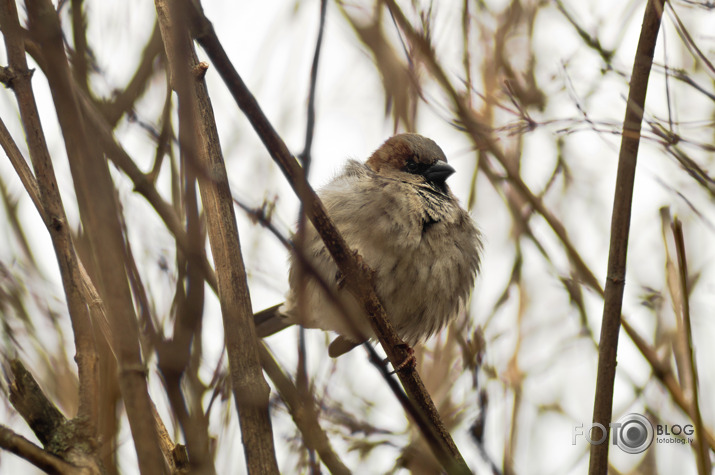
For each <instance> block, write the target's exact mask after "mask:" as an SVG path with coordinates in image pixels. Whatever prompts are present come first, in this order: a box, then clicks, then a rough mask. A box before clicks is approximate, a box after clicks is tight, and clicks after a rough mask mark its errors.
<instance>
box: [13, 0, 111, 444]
mask: <svg viewBox="0 0 715 475" xmlns="http://www.w3.org/2000/svg"><path fill="white" fill-rule="evenodd" d="M0 26H1V28H2V32H3V35H4V40H5V49H6V50H7V55H8V60H9V65H10V69H11V70H12V73H13V74H14V78H13V80H12V83H11V87H12V89H13V91H14V92H15V95H16V97H17V103H18V106H19V109H20V116H21V118H22V123H23V127H24V129H25V136H26V137H27V144H28V149H29V151H30V159H31V160H32V165H33V167H34V170H35V176H36V177H37V187H38V189H39V194H40V203H39V207H38V212H39V213H40V215H41V216H42V218H43V221H44V222H45V225H46V226H47V229H48V231H49V232H50V237H51V239H52V245H53V247H54V250H55V254H56V256H57V262H58V265H59V269H60V275H61V276H62V286H63V288H64V292H65V297H66V299H67V308H68V310H69V315H70V320H71V322H72V331H73V334H74V339H75V347H76V350H77V353H76V355H75V361H76V362H77V372H78V377H79V404H78V414H77V416H78V418H80V419H81V420H82V421H83V422H85V424H86V425H85V428H86V430H87V434H86V435H87V436H88V437H90V438H91V437H94V436H96V434H97V419H98V407H99V404H98V399H99V366H98V360H99V357H98V355H97V348H96V346H95V341H94V334H93V331H92V323H91V322H90V318H89V312H88V309H87V305H86V302H85V301H84V299H83V298H82V292H81V286H82V279H81V276H80V269H79V263H78V258H77V255H76V254H75V250H74V244H73V242H72V235H71V233H70V229H69V226H68V225H67V217H66V215H65V210H64V206H63V204H62V198H61V196H60V193H59V186H58V185H57V178H56V177H55V172H54V167H53V166H52V159H51V158H50V152H49V149H48V147H47V142H46V140H45V135H44V132H43V130H42V124H41V123H40V115H39V113H38V111H37V104H36V102H35V96H34V93H33V91H32V84H31V82H30V78H31V76H32V74H31V72H30V70H29V69H28V67H27V58H26V57H25V45H24V43H25V42H24V39H23V35H24V34H23V32H22V29H21V27H20V23H19V20H18V16H17V6H16V4H15V1H14V0H3V1H2V2H0ZM2 128H3V129H4V126H2ZM5 144H6V142H3V146H4V147H5V146H6V145H5ZM10 153H11V152H9V151H8V155H10ZM18 153H19V152H18ZM26 186H28V185H26ZM28 191H31V190H29V189H28Z"/></svg>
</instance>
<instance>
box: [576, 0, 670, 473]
mask: <svg viewBox="0 0 715 475" xmlns="http://www.w3.org/2000/svg"><path fill="white" fill-rule="evenodd" d="M664 3H665V0H649V1H648V5H647V6H646V9H645V14H644V16H643V25H642V27H641V34H640V38H639V40H638V48H637V50H636V57H635V61H634V63H633V73H632V74H631V82H630V89H629V92H628V103H627V104H626V115H625V119H624V121H623V137H622V140H621V150H620V153H619V156H618V172H617V176H616V191H615V196H614V200H613V215H612V217H611V243H610V248H609V255H608V271H607V273H608V275H607V278H606V288H605V296H604V305H603V319H602V324H601V340H600V344H599V350H598V374H597V377H596V398H595V402H594V407H593V421H594V422H598V423H600V424H603V426H604V427H606V432H607V433H608V432H609V430H608V426H609V424H610V422H611V416H612V410H613V408H612V405H613V386H614V382H615V378H616V354H617V351H618V333H619V330H620V327H621V308H622V306H623V289H624V287H625V277H626V256H627V252H628V232H629V228H630V221H631V203H632V201H633V185H634V181H635V173H636V161H637V158H638V146H639V144H640V131H641V122H642V120H643V110H644V105H645V98H646V91H647V88H648V77H649V76H650V70H651V66H652V64H653V52H654V50H655V44H656V40H657V38H658V30H659V29H660V20H661V16H662V14H663V4H664ZM596 430H597V429H594V431H596ZM606 435H608V434H606ZM593 438H594V439H598V438H599V437H598V435H596V434H594V436H593ZM607 441H608V437H606V443H603V444H600V445H592V446H591V460H590V466H589V474H590V475H602V474H606V473H607V472H608V447H609V445H610V444H609V443H607Z"/></svg>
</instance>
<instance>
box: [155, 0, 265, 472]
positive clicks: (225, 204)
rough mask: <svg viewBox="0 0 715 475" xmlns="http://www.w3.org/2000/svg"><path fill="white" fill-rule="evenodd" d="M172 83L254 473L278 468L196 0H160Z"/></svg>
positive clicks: (249, 467) (249, 464) (250, 469)
mask: <svg viewBox="0 0 715 475" xmlns="http://www.w3.org/2000/svg"><path fill="white" fill-rule="evenodd" d="M154 3H155V5H156V10H157V15H158V18H159V27H160V28H161V36H162V38H163V41H164V47H165V49H166V53H167V58H168V62H169V69H170V74H171V86H172V88H174V89H175V90H176V92H177V96H178V97H179V141H180V144H181V153H182V155H183V156H184V157H186V165H187V167H194V169H195V170H197V171H200V173H197V176H199V177H200V178H199V187H200V192H201V203H202V205H203V208H204V213H205V214H206V225H207V226H206V228H207V231H208V235H209V244H210V245H211V253H212V255H213V259H214V266H215V268H216V277H217V284H218V295H219V300H220V304H221V315H222V317H223V325H224V336H225V340H226V352H227V354H228V364H229V372H230V375H231V389H232V391H233V397H234V401H235V402H236V407H237V409H238V416H239V423H240V425H241V437H242V440H243V447H244V454H245V457H246V467H247V470H248V473H251V474H277V473H278V462H277V460H276V454H275V448H274V445H273V429H272V427H271V419H270V414H269V411H268V405H269V395H270V388H269V386H268V383H267V382H266V380H265V378H264V377H263V370H262V368H261V362H260V356H259V352H258V345H259V341H258V337H257V335H256V329H255V326H254V324H253V310H252V308H251V300H250V295H249V293H248V282H247V278H246V270H245V267H244V264H243V258H242V255H241V244H240V242H239V236H238V227H237V224H236V215H235V212H234V208H233V199H232V197H231V190H230V188H229V184H228V179H227V173H226V167H225V164H224V161H223V154H222V152H221V146H220V143H219V138H218V131H217V130H216V122H215V119H214V115H213V107H212V105H211V101H210V99H209V95H208V91H207V89H206V82H205V81H204V79H203V73H205V71H206V68H207V66H206V65H205V64H199V62H198V58H197V56H196V51H195V50H194V46H193V44H192V43H191V40H190V36H189V28H188V22H187V15H186V13H187V12H186V8H185V7H186V5H187V4H188V3H189V2H179V1H169V0H155V2H154Z"/></svg>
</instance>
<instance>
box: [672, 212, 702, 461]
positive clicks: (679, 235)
mask: <svg viewBox="0 0 715 475" xmlns="http://www.w3.org/2000/svg"><path fill="white" fill-rule="evenodd" d="M671 227H672V228H673V237H674V238H675V248H676V251H677V253H678V268H679V270H680V294H681V301H682V303H683V309H682V315H683V325H682V329H683V332H684V333H685V338H686V341H687V343H688V345H687V349H688V354H687V358H686V360H687V366H688V371H689V373H690V377H689V378H688V379H689V380H690V384H691V385H692V387H691V388H690V391H691V396H690V404H689V406H690V417H691V419H692V420H693V423H694V424H695V439H696V443H695V444H693V448H694V450H695V455H696V458H695V461H696V462H697V466H698V474H700V475H705V474H708V473H711V472H710V471H711V468H712V467H711V463H710V448H709V446H708V443H707V440H706V439H707V436H706V434H705V426H704V425H703V416H702V414H701V413H700V403H699V396H698V367H697V365H696V364H695V354H694V353H693V332H692V327H691V325H690V290H689V288H688V262H687V260H686V258H685V240H684V239H683V225H682V223H681V222H680V220H679V219H678V218H675V221H673V224H671Z"/></svg>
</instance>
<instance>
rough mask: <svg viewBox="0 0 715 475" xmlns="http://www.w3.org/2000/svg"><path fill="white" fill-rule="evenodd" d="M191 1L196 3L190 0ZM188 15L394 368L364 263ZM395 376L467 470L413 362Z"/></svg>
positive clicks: (402, 354) (222, 55)
mask: <svg viewBox="0 0 715 475" xmlns="http://www.w3.org/2000/svg"><path fill="white" fill-rule="evenodd" d="M191 5H193V6H194V7H196V5H195V4H193V3H192V4H191ZM193 19H194V21H195V22H196V23H195V25H196V26H195V28H196V33H195V37H196V40H197V41H198V42H199V44H200V45H201V46H202V47H203V48H204V50H205V51H206V53H207V54H208V56H209V58H210V59H211V61H212V63H213V64H214V66H215V67H216V69H217V70H218V72H219V74H220V75H221V77H222V78H223V80H224V82H225V83H226V85H227V86H228V88H229V90H230V92H231V94H232V95H233V97H234V99H235V100H236V103H237V104H238V106H239V107H240V108H241V110H242V111H243V112H244V114H245V115H246V117H247V118H248V119H249V121H250V122H251V125H252V126H253V128H254V129H255V130H256V132H257V133H258V135H259V137H260V138H261V140H262V141H263V143H264V145H265V147H266V149H267V150H268V152H269V154H270V155H271V157H272V158H273V159H274V160H275V162H276V163H277V164H278V166H279V167H280V169H281V171H282V172H283V173H284V175H285V176H286V178H287V179H288V181H289V183H290V185H291V186H292V187H293V189H294V191H295V192H296V194H297V195H298V197H299V198H300V200H301V203H302V204H303V206H304V207H305V213H306V215H307V216H308V217H309V219H310V220H311V222H312V223H313V225H314V226H315V228H316V230H317V231H318V233H319V234H320V236H321V238H322V239H323V241H324V243H325V246H326V248H327V249H328V250H329V252H330V254H331V256H332V257H333V259H334V260H335V263H336V265H337V266H338V269H340V271H341V273H342V275H343V276H344V277H345V284H346V288H347V289H348V290H349V291H350V292H351V293H352V294H353V295H354V296H355V297H356V298H357V299H358V301H360V302H363V304H364V307H365V311H366V313H367V315H368V316H369V318H370V324H371V326H372V328H373V331H374V332H375V335H376V336H377V338H378V339H379V341H380V343H381V344H382V347H383V349H384V350H385V352H386V353H387V356H388V358H389V360H390V362H391V363H392V364H393V366H394V367H395V368H397V367H399V366H400V365H401V364H402V363H403V362H405V361H407V360H408V359H409V358H410V357H411V355H410V353H409V351H408V350H409V348H408V346H407V345H405V344H404V342H402V340H401V339H400V338H399V337H398V335H397V333H396V332H395V330H394V328H392V325H391V324H390V322H389V320H388V319H387V316H386V314H385V310H384V308H383V307H382V304H381V303H380V300H379V298H378V297H377V294H376V293H375V289H374V287H373V283H372V278H371V277H372V274H371V271H370V269H369V268H368V267H367V266H366V265H365V264H364V263H363V262H362V260H361V259H359V257H358V256H357V255H356V254H355V253H353V252H352V251H351V250H350V248H349V247H348V245H347V243H346V242H345V240H344V239H343V237H342V236H341V235H340V234H339V233H338V231H337V229H336V228H335V226H334V224H333V223H332V220H331V219H330V218H329V216H328V215H327V212H326V210H325V207H324V206H323V204H322V202H321V201H320V200H319V199H318V197H317V195H316V193H315V191H314V190H313V189H312V188H311V187H310V185H309V184H308V182H307V180H306V178H305V174H304V170H303V169H302V168H301V167H300V165H299V164H298V161H297V160H296V159H295V158H294V157H293V155H292V154H291V153H290V151H289V150H288V148H287V147H286V145H285V143H284V142H283V140H282V139H281V138H280V137H279V136H278V134H277V133H276V131H275V129H273V126H272V125H271V124H270V122H269V121H268V119H267V118H266V116H265V115H264V114H263V111H262V110H261V108H260V106H259V105H258V103H257V101H256V99H255V98H254V97H253V95H252V94H251V93H250V91H249V90H248V88H247V87H246V85H245V83H244V82H243V80H242V79H241V77H240V76H239V75H238V73H237V72H236V70H235V68H234V67H233V65H232V64H231V62H230V60H229V59H228V57H227V55H226V52H225V51H224V49H223V46H222V45H221V43H220V41H219V40H218V38H217V36H216V33H215V32H214V30H213V27H212V25H211V23H210V22H209V20H208V19H207V18H206V17H205V16H204V15H203V12H201V11H200V10H199V8H198V7H196V8H194V12H193ZM398 376H399V378H400V380H401V382H402V384H403V386H404V387H405V390H406V392H407V394H408V395H409V396H410V398H411V399H412V401H413V402H414V403H415V404H416V405H417V406H418V408H419V409H420V411H421V413H422V414H423V415H424V416H425V417H426V418H427V420H428V421H429V422H428V423H426V422H425V421H424V420H423V419H422V418H418V419H417V421H416V422H417V424H418V425H419V427H420V430H421V431H422V432H423V434H424V436H425V439H426V440H427V441H428V443H429V444H430V447H431V448H432V450H433V451H434V452H435V455H436V456H437V459H438V460H439V461H440V463H441V464H442V466H443V467H444V468H445V469H446V470H447V471H448V472H449V473H469V468H468V467H467V464H466V463H465V461H464V459H463V458H462V456H461V454H460V453H459V450H458V449H457V447H456V445H455V444H454V441H453V440H452V438H451V436H450V435H449V433H448V432H447V429H446V428H445V426H444V423H443V422H442V420H441V419H440V417H439V414H438V412H437V409H436V407H435V405H434V403H433V402H432V399H431V398H430V396H429V394H428V393H427V390H426V389H425V387H424V384H423V383H422V380H421V378H420V377H419V375H418V374H417V371H416V370H415V368H414V365H406V366H405V367H404V368H403V369H401V370H400V371H398Z"/></svg>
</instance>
